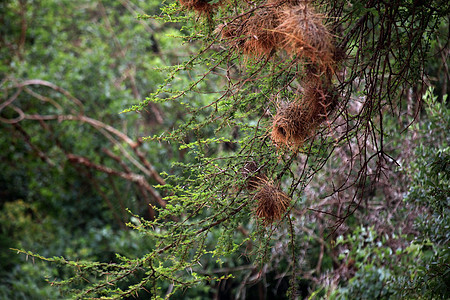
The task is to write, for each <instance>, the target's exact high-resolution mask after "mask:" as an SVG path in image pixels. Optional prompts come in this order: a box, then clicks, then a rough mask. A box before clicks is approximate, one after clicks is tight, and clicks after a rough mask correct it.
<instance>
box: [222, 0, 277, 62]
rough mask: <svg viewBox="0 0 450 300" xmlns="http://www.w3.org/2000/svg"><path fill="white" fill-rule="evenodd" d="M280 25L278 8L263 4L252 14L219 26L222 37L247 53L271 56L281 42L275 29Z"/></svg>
mask: <svg viewBox="0 0 450 300" xmlns="http://www.w3.org/2000/svg"><path fill="white" fill-rule="evenodd" d="M278 25H279V22H278V9H277V8H276V7H273V6H263V7H261V8H260V9H258V10H257V11H256V12H255V14H253V15H252V16H248V15H247V14H246V15H243V16H241V17H240V18H238V19H236V20H234V21H232V22H230V23H228V24H222V25H220V26H219V27H218V30H219V31H221V35H222V38H223V39H224V40H226V41H227V42H228V43H229V44H230V45H231V46H235V47H236V48H237V49H239V50H241V51H242V52H243V53H244V54H246V55H255V56H270V55H271V54H272V53H273V51H274V50H276V48H277V47H278V45H279V44H280V42H281V37H282V36H281V35H280V33H278V32H277V31H275V30H274V29H275V28H276V27H277V26H278Z"/></svg>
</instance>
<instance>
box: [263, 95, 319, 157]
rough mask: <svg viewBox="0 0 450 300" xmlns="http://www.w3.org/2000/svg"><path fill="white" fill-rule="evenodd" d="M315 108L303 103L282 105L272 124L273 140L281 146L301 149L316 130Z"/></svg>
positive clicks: (296, 102)
mask: <svg viewBox="0 0 450 300" xmlns="http://www.w3.org/2000/svg"><path fill="white" fill-rule="evenodd" d="M313 113H314V107H311V106H309V105H308V104H307V103H305V102H303V101H294V102H289V103H282V104H281V105H280V106H279V107H278V110H277V114H276V115H275V116H274V119H273V123H272V133H271V136H272V140H273V141H274V142H275V144H277V145H279V146H282V145H284V146H287V147H290V148H294V149H296V148H298V147H301V146H302V145H303V143H304V141H305V139H306V138H307V137H308V136H309V135H310V133H311V131H312V129H313V128H314V122H313V119H314V115H313Z"/></svg>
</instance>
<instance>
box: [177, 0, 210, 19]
mask: <svg viewBox="0 0 450 300" xmlns="http://www.w3.org/2000/svg"><path fill="white" fill-rule="evenodd" d="M210 2H211V0H180V4H181V5H182V6H183V7H186V8H187V9H190V10H194V11H196V12H197V13H199V14H202V15H210V14H211V13H212V11H213V10H214V8H216V7H217V6H218V3H213V4H211V3H210Z"/></svg>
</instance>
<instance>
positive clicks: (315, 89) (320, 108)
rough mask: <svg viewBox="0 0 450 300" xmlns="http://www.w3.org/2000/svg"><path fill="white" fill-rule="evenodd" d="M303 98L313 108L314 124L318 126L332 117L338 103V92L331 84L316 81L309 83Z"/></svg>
mask: <svg viewBox="0 0 450 300" xmlns="http://www.w3.org/2000/svg"><path fill="white" fill-rule="evenodd" d="M303 98H304V99H305V101H306V102H308V103H309V105H310V106H311V107H312V109H313V115H314V117H313V119H314V120H313V122H314V123H315V124H317V125H318V124H319V123H321V122H323V121H324V120H326V119H327V118H328V116H330V114H331V113H332V112H333V111H334V109H335V108H336V106H337V103H338V95H337V92H336V90H335V88H334V86H332V85H331V84H330V83H328V84H325V83H321V82H315V81H314V82H309V83H307V84H306V86H305V91H304V96H303ZM317 125H316V126H317Z"/></svg>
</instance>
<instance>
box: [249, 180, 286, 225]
mask: <svg viewBox="0 0 450 300" xmlns="http://www.w3.org/2000/svg"><path fill="white" fill-rule="evenodd" d="M254 199H255V200H256V209H255V214H256V216H257V217H258V218H259V219H261V220H262V221H263V222H264V224H265V225H268V224H270V223H273V222H274V221H276V220H280V219H281V218H282V217H283V215H284V214H285V212H286V210H287V208H288V207H289V203H290V201H291V199H290V198H289V196H288V195H286V194H285V193H284V192H282V191H281V190H280V189H279V188H278V187H277V186H275V185H274V184H273V182H271V181H268V180H264V181H262V182H261V184H260V185H259V187H258V190H257V192H256V194H255V195H254Z"/></svg>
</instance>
